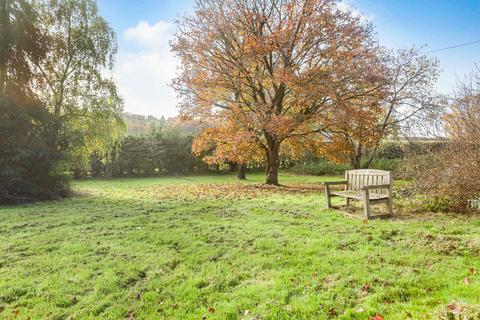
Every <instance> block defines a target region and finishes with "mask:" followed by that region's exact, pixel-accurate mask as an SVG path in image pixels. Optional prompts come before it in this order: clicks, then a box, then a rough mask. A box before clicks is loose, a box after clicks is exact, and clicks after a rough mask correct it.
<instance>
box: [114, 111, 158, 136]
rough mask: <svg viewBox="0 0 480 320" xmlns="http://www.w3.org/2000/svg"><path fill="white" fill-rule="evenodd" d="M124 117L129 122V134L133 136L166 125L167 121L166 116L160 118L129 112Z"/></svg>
mask: <svg viewBox="0 0 480 320" xmlns="http://www.w3.org/2000/svg"><path fill="white" fill-rule="evenodd" d="M122 117H123V120H124V121H125V123H126V124H127V135H133V136H138V135H142V134H145V133H148V132H149V131H151V130H152V129H153V128H155V127H164V126H165V125H166V123H167V120H165V118H164V117H162V118H161V119H158V118H155V117H154V116H143V115H140V114H133V113H127V112H126V113H124V114H123V115H122Z"/></svg>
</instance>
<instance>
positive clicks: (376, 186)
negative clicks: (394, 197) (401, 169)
mask: <svg viewBox="0 0 480 320" xmlns="http://www.w3.org/2000/svg"><path fill="white" fill-rule="evenodd" d="M362 189H363V190H372V189H390V185H389V184H377V185H372V186H365V187H363V188H362Z"/></svg>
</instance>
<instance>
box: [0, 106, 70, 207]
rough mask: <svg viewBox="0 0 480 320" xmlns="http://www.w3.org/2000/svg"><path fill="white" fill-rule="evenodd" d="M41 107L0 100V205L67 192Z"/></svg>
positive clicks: (49, 122) (51, 119) (47, 116)
mask: <svg viewBox="0 0 480 320" xmlns="http://www.w3.org/2000/svg"><path fill="white" fill-rule="evenodd" d="M56 121H58V119H56V118H55V117H54V116H52V115H50V114H49V113H48V112H47V111H46V110H45V109H44V108H43V107H42V106H41V105H32V106H23V105H16V104H14V103H12V102H11V101H9V100H6V99H4V98H1V99H0V136H1V137H2V139H0V150H2V152H1V154H0V203H2V202H17V201H31V200H35V199H50V198H53V197H57V196H59V195H64V194H65V193H66V192H67V191H68V186H67V179H66V176H65V175H64V174H63V172H62V170H61V169H62V168H61V167H60V160H61V159H62V158H61V154H60V153H59V152H58V151H57V150H56V149H55V144H54V143H53V140H54V134H53V132H52V128H54V127H55V122H56Z"/></svg>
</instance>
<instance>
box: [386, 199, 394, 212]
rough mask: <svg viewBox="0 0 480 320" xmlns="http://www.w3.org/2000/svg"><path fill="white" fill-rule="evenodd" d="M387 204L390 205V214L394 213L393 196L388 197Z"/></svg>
mask: <svg viewBox="0 0 480 320" xmlns="http://www.w3.org/2000/svg"><path fill="white" fill-rule="evenodd" d="M387 206H388V213H389V214H390V215H393V200H392V198H388V202H387Z"/></svg>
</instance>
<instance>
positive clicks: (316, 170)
mask: <svg viewBox="0 0 480 320" xmlns="http://www.w3.org/2000/svg"><path fill="white" fill-rule="evenodd" d="M349 169H351V166H350V164H345V163H344V164H337V163H333V162H330V161H327V160H325V159H319V160H317V161H312V162H305V163H297V164H296V165H295V166H293V167H292V168H291V169H290V170H291V171H292V172H294V173H299V174H310V175H316V176H321V175H341V174H343V173H344V172H345V170H349Z"/></svg>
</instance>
